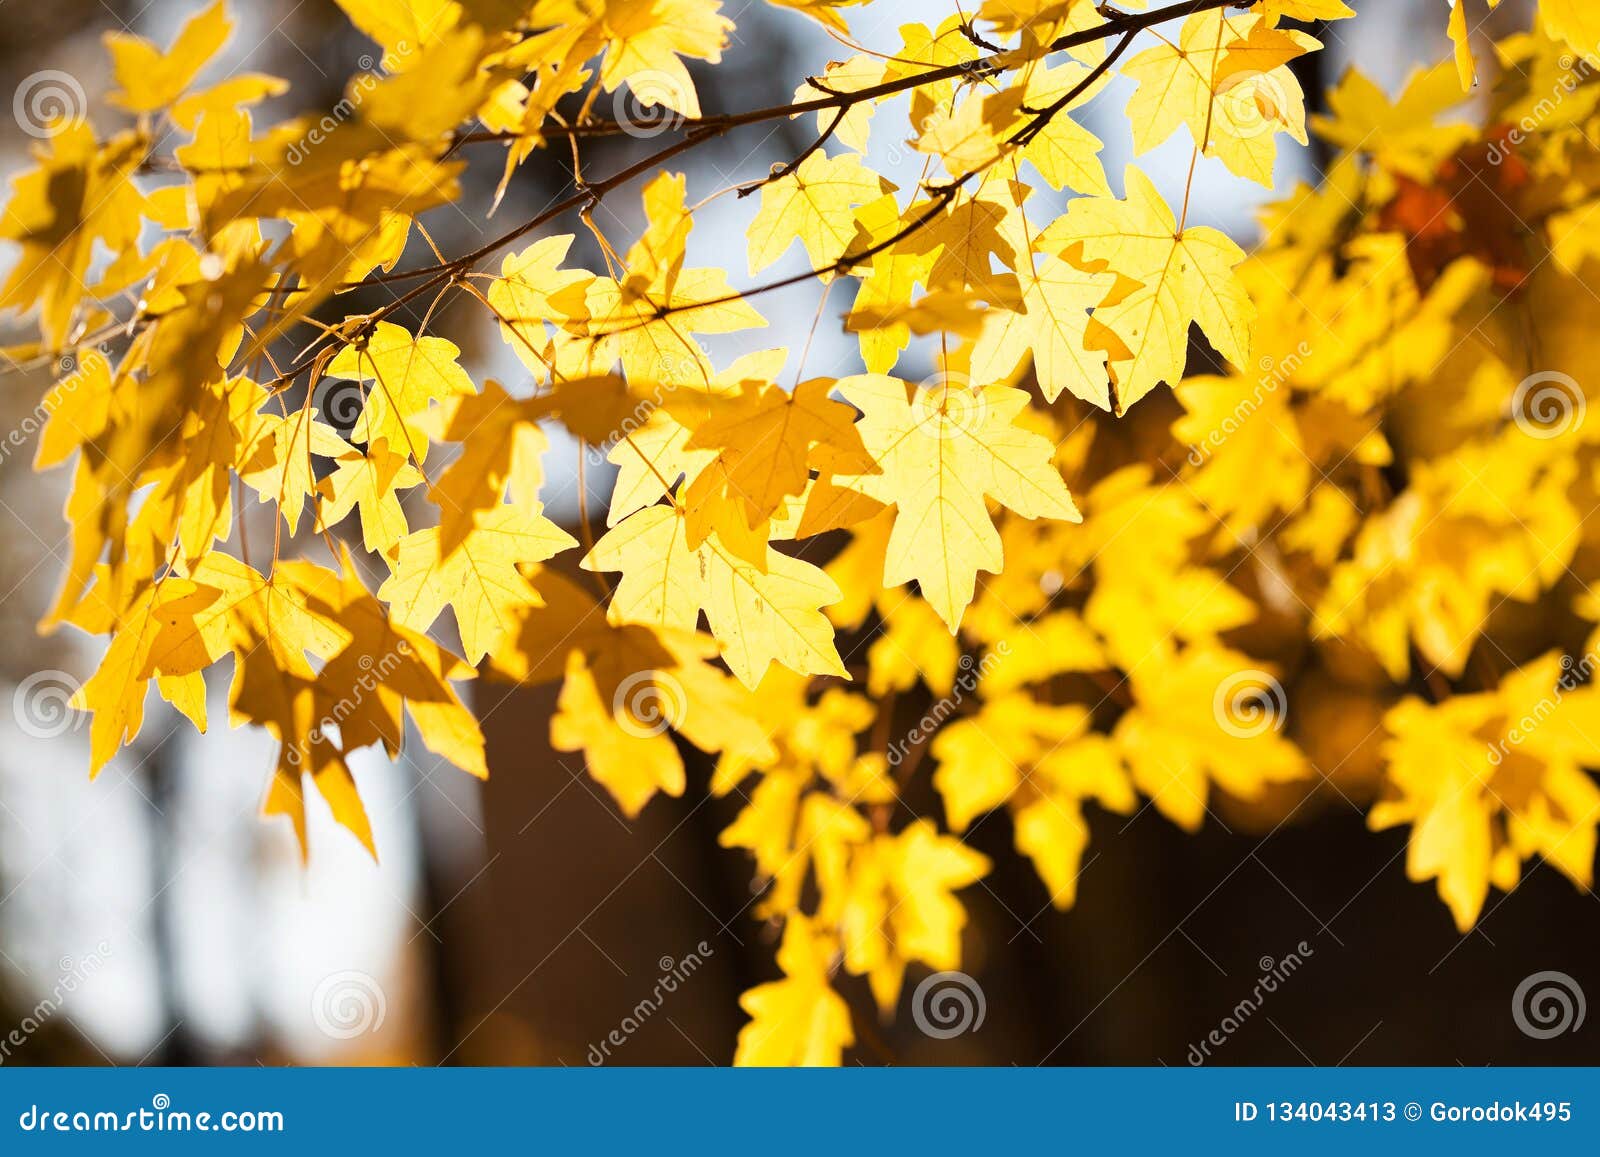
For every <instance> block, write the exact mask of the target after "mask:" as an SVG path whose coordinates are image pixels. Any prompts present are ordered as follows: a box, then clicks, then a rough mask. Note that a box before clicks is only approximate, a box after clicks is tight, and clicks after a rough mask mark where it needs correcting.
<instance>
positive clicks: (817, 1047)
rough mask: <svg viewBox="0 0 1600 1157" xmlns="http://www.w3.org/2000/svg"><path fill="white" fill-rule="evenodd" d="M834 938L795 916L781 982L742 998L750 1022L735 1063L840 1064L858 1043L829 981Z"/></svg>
mask: <svg viewBox="0 0 1600 1157" xmlns="http://www.w3.org/2000/svg"><path fill="white" fill-rule="evenodd" d="M835 943H836V942H835V941H834V938H833V937H831V936H828V935H826V934H825V933H824V934H819V933H818V932H817V931H816V930H815V929H813V928H812V925H811V921H810V920H808V919H807V918H806V917H805V916H803V915H801V914H799V913H795V914H794V915H792V916H790V917H789V920H788V922H787V924H786V925H785V926H784V930H783V943H782V944H781V945H779V947H778V967H779V968H781V969H783V979H782V980H775V981H773V982H771V983H770V984H758V985H757V986H756V987H755V988H752V989H751V990H750V991H749V992H746V993H745V994H744V995H743V996H741V997H740V998H739V1007H741V1008H743V1009H744V1010H745V1012H746V1013H748V1014H749V1016H750V1023H749V1024H747V1025H745V1026H744V1027H743V1028H741V1029H740V1030H739V1043H738V1046H737V1048H736V1050H735V1052H734V1057H733V1063H734V1064H736V1065H754V1066H792V1065H804V1066H815V1065H837V1064H838V1063H839V1060H840V1058H841V1056H842V1055H843V1053H844V1050H845V1049H846V1048H848V1047H849V1046H850V1045H852V1044H854V1043H855V1032H854V1030H852V1029H851V1027H850V1007H849V1005H847V1004H845V1002H844V1000H843V998H841V997H840V996H839V994H838V993H837V992H834V991H833V988H832V986H831V985H830V984H829V982H828V962H829V958H830V957H831V956H832V955H833V954H834V947H835Z"/></svg>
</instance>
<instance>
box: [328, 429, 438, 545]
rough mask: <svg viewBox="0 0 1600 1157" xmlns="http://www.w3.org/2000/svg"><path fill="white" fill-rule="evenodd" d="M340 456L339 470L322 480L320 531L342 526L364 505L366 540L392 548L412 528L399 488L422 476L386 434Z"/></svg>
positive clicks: (363, 534)
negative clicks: (408, 525)
mask: <svg viewBox="0 0 1600 1157" xmlns="http://www.w3.org/2000/svg"><path fill="white" fill-rule="evenodd" d="M334 461H335V463H336V465H335V467H334V471H333V473H332V474H328V475H325V476H324V477H323V478H321V479H319V480H318V482H317V494H318V495H319V496H320V497H321V498H323V499H324V500H325V501H323V502H321V503H320V504H319V505H318V507H317V530H318V531H322V530H326V529H327V528H328V527H330V526H335V525H337V524H338V523H339V522H341V521H343V519H344V518H345V517H346V516H347V515H348V514H349V513H350V512H351V511H352V510H356V509H358V508H359V510H360V511H361V545H363V546H364V547H366V548H367V549H368V550H370V551H377V552H384V551H387V550H388V549H389V548H390V547H391V546H393V545H394V544H395V543H397V542H399V541H400V540H401V539H402V538H404V537H405V536H406V533H407V531H408V530H409V529H410V528H409V527H407V526H406V515H405V511H404V510H403V509H401V506H400V494H399V492H400V491H402V490H407V489H410V488H411V487H413V486H416V485H419V484H420V483H421V482H422V475H421V474H420V473H418V471H417V469H416V468H415V467H414V466H412V465H411V464H410V463H409V462H407V461H406V456H405V455H404V454H396V453H394V452H393V451H392V450H390V448H389V442H388V439H386V438H379V439H377V440H376V441H374V442H373V443H372V444H371V445H370V446H369V447H368V448H367V450H366V452H365V453H363V452H362V451H360V450H356V449H354V448H352V449H351V450H350V451H348V452H347V453H344V454H341V455H339V456H338V457H337V458H336V459H334Z"/></svg>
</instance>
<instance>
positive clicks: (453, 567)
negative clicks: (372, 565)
mask: <svg viewBox="0 0 1600 1157" xmlns="http://www.w3.org/2000/svg"><path fill="white" fill-rule="evenodd" d="M577 545H578V544H577V541H576V540H575V539H573V537H572V536H571V535H569V534H568V533H567V532H566V531H564V530H562V529H561V528H560V527H559V526H557V525H556V524H555V523H553V522H551V521H550V520H549V519H547V518H545V517H544V514H543V513H542V511H541V510H540V509H537V508H536V509H534V510H522V509H519V508H517V507H513V506H499V507H496V508H495V509H493V510H491V511H490V512H488V513H487V514H483V515H480V516H479V517H478V520H477V522H476V524H475V525H474V526H473V528H472V529H471V531H469V532H468V533H467V535H466V536H465V538H464V539H463V540H462V541H461V543H460V544H459V545H458V546H456V547H455V548H454V549H446V548H445V547H444V545H443V543H442V541H441V539H440V537H439V528H438V527H430V528H428V529H427V530H418V531H413V532H412V533H411V534H409V535H407V536H406V537H405V538H403V539H401V540H400V545H399V547H398V549H397V550H396V551H395V557H394V562H393V573H392V574H391V575H390V576H389V577H388V578H387V579H385V580H384V583H383V585H382V586H381V587H379V588H378V597H379V598H380V599H383V600H385V601H386V602H388V604H389V610H390V613H391V614H392V615H393V616H394V619H395V621H396V622H397V623H399V624H400V625H402V626H405V627H409V628H410V629H412V630H414V631H426V630H427V629H428V628H429V627H431V626H432V625H433V621H434V620H435V619H436V618H438V617H439V615H440V613H441V612H442V611H443V610H444V608H445V607H447V606H448V607H450V608H451V609H452V610H454V611H455V616H456V628H457V630H458V631H459V632H460V634H461V645H462V646H463V647H464V648H465V649H466V655H467V658H468V659H469V660H470V661H471V662H472V663H474V664H476V663H477V662H478V661H479V660H481V659H482V658H483V657H484V655H486V654H487V653H488V652H489V651H492V650H494V649H495V647H496V646H497V645H498V644H499V642H500V640H501V639H502V638H503V637H504V636H505V634H506V633H507V632H509V631H512V630H514V629H515V628H516V624H517V615H516V612H517V611H518V609H519V608H522V607H526V606H530V605H537V602H538V598H539V596H538V592H536V591H535V590H534V589H533V587H532V586H530V585H529V584H528V580H527V579H525V578H524V577H523V576H522V574H521V572H520V571H518V570H517V565H518V564H519V563H533V562H542V561H543V560H545V559H547V558H550V557H551V556H552V555H555V554H559V553H560V552H561V551H563V550H566V549H567V548H568V547H573V546H577Z"/></svg>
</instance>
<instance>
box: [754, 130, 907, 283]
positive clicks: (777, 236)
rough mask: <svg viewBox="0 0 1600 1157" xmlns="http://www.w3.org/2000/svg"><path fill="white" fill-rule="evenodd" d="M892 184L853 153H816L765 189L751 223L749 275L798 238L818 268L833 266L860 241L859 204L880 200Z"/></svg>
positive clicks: (812, 262)
mask: <svg viewBox="0 0 1600 1157" xmlns="http://www.w3.org/2000/svg"><path fill="white" fill-rule="evenodd" d="M886 184H887V183H886V182H885V181H884V180H883V178H882V177H880V176H878V175H877V174H876V173H874V172H873V171H872V170H871V169H868V168H867V167H866V166H864V165H863V164H862V163H861V158H860V157H858V156H856V155H855V154H854V153H844V154H842V155H840V156H837V157H829V156H826V155H824V154H823V153H821V152H815V153H812V154H811V155H810V156H808V157H806V158H805V160H803V161H801V162H800V164H799V165H798V166H797V167H796V168H795V170H794V172H792V173H785V174H784V175H783V176H781V177H779V178H778V179H777V180H775V181H769V182H768V183H766V184H764V185H762V186H761V209H760V211H759V212H758V213H757V214H756V216H755V219H754V220H752V221H751V222H750V228H749V230H748V232H747V234H746V235H747V236H748V237H749V239H750V272H751V273H759V272H761V271H762V270H763V269H765V268H766V267H767V266H769V265H771V264H772V263H773V262H774V261H776V260H778V258H780V257H782V256H783V254H784V252H785V251H786V250H787V249H788V248H789V246H790V245H791V244H793V242H794V241H795V240H796V239H798V240H799V241H800V243H801V244H802V245H804V246H805V250H806V256H807V257H809V258H811V264H812V266H813V267H815V268H818V269H822V268H825V267H826V266H829V265H832V264H833V263H834V262H835V261H837V260H838V259H839V258H840V257H842V256H844V254H845V251H846V250H847V249H849V248H850V243H851V241H853V240H854V239H855V235H856V225H855V214H854V213H853V212H852V209H853V207H854V206H856V205H862V204H865V203H866V202H868V201H872V200H875V199H876V198H877V197H878V196H879V195H881V194H882V193H884V192H886V191H887V190H886V188H885V185H886Z"/></svg>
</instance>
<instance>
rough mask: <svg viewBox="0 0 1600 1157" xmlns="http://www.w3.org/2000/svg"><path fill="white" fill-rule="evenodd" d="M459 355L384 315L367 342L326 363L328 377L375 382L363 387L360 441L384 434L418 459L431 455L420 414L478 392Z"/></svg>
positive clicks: (453, 348)
mask: <svg viewBox="0 0 1600 1157" xmlns="http://www.w3.org/2000/svg"><path fill="white" fill-rule="evenodd" d="M460 355H461V351H460V349H458V348H457V347H456V346H455V345H454V344H453V343H451V342H448V341H446V340H444V338H440V337H421V338H413V337H412V336H411V334H409V333H408V332H406V330H405V329H404V328H402V327H401V326H398V325H395V324H394V323H393V322H387V321H380V322H379V323H378V324H377V326H376V328H374V330H373V332H372V334H371V336H370V337H368V338H367V340H366V342H365V344H359V343H358V344H356V345H352V346H348V347H346V348H345V349H343V350H341V351H340V353H339V355H338V356H337V357H335V358H334V359H333V360H332V361H331V362H329V363H328V368H327V371H326V376H327V377H330V378H344V379H347V380H349V381H353V382H359V383H367V382H370V383H372V384H371V385H370V386H367V387H365V389H364V390H363V393H364V397H363V399H362V403H361V411H360V416H359V417H358V418H357V419H356V421H355V422H354V424H353V429H352V431H351V436H352V437H354V438H355V439H356V440H358V441H361V442H376V441H378V440H379V439H380V438H381V439H385V440H387V441H388V443H389V445H390V446H391V447H393V448H394V450H395V451H396V452H398V453H401V454H405V455H409V456H410V457H411V459H412V460H414V461H415V462H417V463H419V464H420V463H421V462H422V461H423V459H425V458H426V457H427V455H428V433H427V430H426V429H425V428H424V427H423V426H422V425H421V424H420V423H419V419H420V418H421V416H422V415H423V414H425V413H426V412H427V410H428V408H429V406H430V405H432V404H433V403H434V402H443V401H444V400H446V399H447V398H450V397H453V396H456V395H467V394H475V393H477V388H476V387H475V386H474V385H473V384H472V379H471V378H469V377H468V376H467V372H466V371H465V370H464V369H462V368H461V364H460V362H459V361H457V358H459V357H460ZM330 408H331V407H330Z"/></svg>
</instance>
